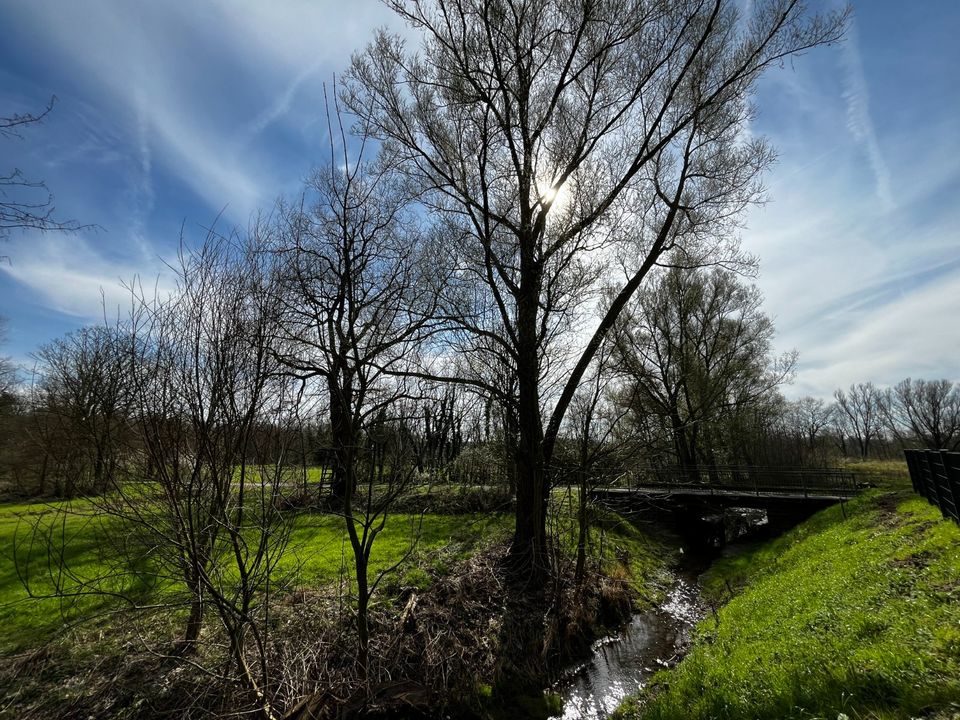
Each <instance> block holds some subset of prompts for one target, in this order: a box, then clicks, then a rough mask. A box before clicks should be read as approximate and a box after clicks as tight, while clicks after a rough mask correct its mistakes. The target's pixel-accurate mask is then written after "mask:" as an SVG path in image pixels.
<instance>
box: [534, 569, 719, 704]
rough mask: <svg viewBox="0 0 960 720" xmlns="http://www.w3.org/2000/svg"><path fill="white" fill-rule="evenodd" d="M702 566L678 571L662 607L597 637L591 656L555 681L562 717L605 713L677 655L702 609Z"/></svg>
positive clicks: (674, 660) (639, 615)
mask: <svg viewBox="0 0 960 720" xmlns="http://www.w3.org/2000/svg"><path fill="white" fill-rule="evenodd" d="M698 565H699V563H698ZM702 569H703V567H698V568H697V569H685V570H682V571H681V572H680V573H679V574H678V576H677V578H676V580H675V582H674V584H673V586H672V587H671V588H670V592H669V593H668V594H667V599H666V601H665V602H664V603H663V604H662V605H660V607H658V608H657V609H656V610H653V611H650V612H644V613H637V614H636V615H634V616H633V619H632V620H631V621H630V623H629V624H628V625H627V626H626V627H625V628H624V629H623V630H622V631H621V632H620V633H618V634H617V635H614V636H611V637H608V638H604V639H602V640H598V641H597V642H596V643H595V644H594V646H593V649H592V653H591V657H590V660H588V661H587V662H585V663H584V664H582V665H580V666H578V667H575V668H573V669H571V670H570V671H568V672H567V673H566V674H565V675H564V677H563V678H561V680H560V681H559V682H558V683H556V684H555V685H554V687H553V692H555V693H557V694H559V695H560V697H562V698H563V710H564V713H563V718H564V720H601V719H602V718H605V717H607V715H609V714H610V713H611V712H612V711H613V710H614V708H616V707H617V705H619V704H620V702H621V701H622V700H623V699H624V698H625V697H626V696H628V695H633V694H635V693H636V692H637V691H638V690H639V689H640V688H642V687H643V686H644V684H645V683H646V682H647V680H648V679H649V678H650V676H651V675H653V673H655V672H656V671H657V670H660V669H662V668H664V667H669V666H671V665H673V664H674V663H675V662H676V661H677V660H679V658H680V656H681V655H682V654H683V652H684V650H685V648H686V645H687V643H688V642H689V640H690V632H691V630H692V629H693V626H694V625H695V624H696V623H697V622H698V621H699V620H700V619H701V618H702V617H703V616H704V613H705V609H704V607H703V606H702V605H701V603H700V600H699V595H700V587H699V584H698V581H697V577H698V575H699V572H700V570H702Z"/></svg>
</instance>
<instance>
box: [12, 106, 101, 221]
mask: <svg viewBox="0 0 960 720" xmlns="http://www.w3.org/2000/svg"><path fill="white" fill-rule="evenodd" d="M56 100H57V99H56V97H52V98H50V102H49V103H48V104H47V107H46V108H44V110H43V112H41V113H40V114H39V115H33V114H31V113H24V114H14V115H10V116H9V117H0V138H8V139H9V138H15V139H22V137H23V136H22V135H21V134H20V133H21V130H23V129H24V128H26V127H27V126H29V125H36V124H38V123H42V122H43V120H44V118H46V117H47V115H49V114H50V112H51V111H52V110H53V106H54V103H56ZM82 227H84V226H82V225H80V224H78V223H77V222H76V221H74V220H60V219H58V218H57V217H56V208H55V207H54V204H53V194H52V193H51V192H50V190H49V189H48V188H47V185H46V183H45V182H43V181H42V180H31V179H29V178H28V177H26V176H25V175H24V174H23V172H22V171H21V170H20V169H19V168H13V169H12V170H10V171H9V172H7V173H6V174H5V175H0V238H4V237H6V236H7V235H9V233H10V231H11V230H13V229H34V230H43V231H47V230H61V231H68V232H72V231H75V230H79V229H81V228H82Z"/></svg>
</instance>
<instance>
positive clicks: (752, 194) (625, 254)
mask: <svg viewBox="0 0 960 720" xmlns="http://www.w3.org/2000/svg"><path fill="white" fill-rule="evenodd" d="M390 5H391V7H392V8H393V9H394V10H395V11H396V12H397V13H398V14H399V15H400V16H401V17H402V18H404V19H405V20H406V21H407V22H408V23H409V24H410V25H411V26H412V27H413V28H414V29H415V30H417V31H419V32H420V34H421V36H422V44H421V48H420V50H419V51H410V50H408V49H407V48H406V47H405V45H404V42H403V41H402V40H401V39H400V38H399V37H397V36H392V35H389V34H387V33H385V32H381V33H379V34H378V35H377V36H376V38H375V39H374V41H373V42H372V43H371V45H370V46H369V47H368V48H367V49H366V50H365V51H364V52H362V53H359V54H358V55H356V56H355V57H354V60H353V64H352V67H351V70H350V72H349V74H348V77H347V83H346V92H345V93H344V97H345V101H346V103H347V105H348V106H349V108H350V109H351V110H352V111H353V112H354V113H355V114H356V115H358V116H359V118H360V125H361V127H362V129H363V131H364V132H365V133H367V134H370V135H372V136H374V137H376V138H377V139H379V140H381V141H382V142H383V147H384V151H385V154H386V156H387V157H389V158H390V159H391V161H392V162H394V163H396V164H397V165H398V166H399V167H401V168H402V169H403V171H404V172H405V173H406V175H407V177H408V178H409V179H410V180H411V181H412V182H413V183H414V184H415V186H416V187H417V188H418V189H419V191H420V193H421V196H420V197H421V201H422V202H423V203H425V205H426V206H427V207H428V208H429V210H430V211H431V212H433V213H435V215H436V216H437V217H438V218H440V219H442V220H443V222H444V223H445V227H444V228H443V231H442V232H443V235H444V240H445V242H444V247H445V258H444V259H445V260H446V262H447V263H448V264H449V265H450V267H451V268H453V270H454V277H455V278H456V279H457V280H458V281H459V282H453V283H451V284H450V285H449V286H448V288H447V290H448V292H447V295H446V303H447V308H446V309H447V312H446V314H447V316H448V317H449V318H450V319H451V321H452V330H451V333H452V334H453V336H454V337H455V346H456V349H457V350H461V351H463V352H467V353H471V354H473V355H474V356H476V358H477V359H476V360H475V362H476V363H477V364H482V365H484V366H486V367H492V366H505V367H508V368H510V370H511V373H512V374H513V375H514V376H515V378H516V385H517V393H516V397H504V398H502V400H503V402H505V403H509V404H511V405H512V406H513V407H514V408H515V411H516V416H517V418H518V431H519V439H518V447H517V451H516V457H517V470H518V478H519V482H518V485H517V515H516V527H515V535H514V544H513V557H514V558H515V559H517V560H519V561H520V566H522V567H533V568H537V567H543V566H544V565H545V562H546V544H547V537H546V516H545V513H546V500H547V495H548V493H547V487H548V484H549V481H548V477H547V473H546V468H547V466H548V465H549V463H550V460H551V456H552V453H553V448H554V445H555V443H556V438H557V435H558V432H559V429H560V425H561V422H562V420H563V417H564V414H565V413H566V410H567V407H568V405H569V403H570V400H571V398H572V397H573V394H574V392H575V391H576V388H577V387H578V385H579V384H580V381H581V379H582V377H583V375H584V373H585V372H586V370H587V367H588V366H589V364H590V362H591V360H592V358H593V355H594V354H595V353H596V351H597V348H598V347H599V346H600V344H601V342H602V340H603V337H604V336H605V335H606V333H607V332H608V330H609V329H610V328H611V327H612V325H613V324H614V321H615V320H616V318H617V317H618V315H619V314H620V312H621V311H622V309H623V307H624V306H625V305H626V303H627V301H628V300H629V299H630V298H631V296H632V295H633V294H634V292H635V291H636V290H637V288H638V287H639V286H640V285H641V283H642V282H643V279H644V277H645V276H646V274H647V273H648V271H649V270H650V269H651V268H652V267H653V266H654V265H655V264H656V262H657V261H658V259H659V258H660V257H661V256H662V255H663V253H664V252H667V251H668V250H670V249H671V248H674V247H682V248H684V249H685V250H686V252H687V253H688V255H689V256H690V257H695V258H699V259H706V258H710V259H712V260H713V261H721V262H722V261H731V262H733V261H737V260H738V259H739V254H738V251H737V249H736V243H735V236H736V230H737V227H738V223H739V221H740V217H741V213H742V211H743V209H744V208H745V207H747V206H748V205H749V204H750V203H752V202H755V201H756V200H758V199H759V198H760V197H761V195H760V192H761V188H760V186H759V182H758V179H759V174H760V173H761V171H762V170H763V169H764V168H765V167H767V165H768V164H769V163H770V161H771V159H772V157H773V154H772V152H771V150H770V148H769V147H768V146H767V144H766V143H765V142H764V141H763V140H762V139H759V138H752V137H749V136H748V135H747V134H745V133H743V132H742V131H743V128H744V126H745V123H746V121H747V120H748V118H749V117H750V114H751V106H750V95H751V92H752V89H753V87H754V86H755V83H756V81H757V79H758V78H759V77H760V75H761V74H762V73H763V72H764V71H765V70H766V69H768V68H770V67H771V66H773V65H776V64H778V63H780V62H781V61H782V60H783V59H785V58H787V57H790V56H792V55H794V54H796V53H799V52H802V51H804V50H807V49H810V48H812V47H815V46H817V45H822V44H826V43H831V42H834V41H836V40H838V39H839V38H840V37H841V34H842V32H843V27H844V21H845V13H844V12H838V13H834V14H830V15H825V16H811V15H809V14H808V13H807V12H806V8H805V7H804V4H803V3H802V2H799V1H798V0H765V1H763V2H757V3H754V4H753V5H752V11H751V15H750V16H749V17H743V16H741V15H740V13H739V11H738V7H739V6H738V5H737V4H736V3H734V2H727V1H725V0H715V1H713V2H708V1H706V0H685V1H679V2H657V3H648V2H641V1H640V0H628V1H627V2H622V1H614V0H590V1H589V2H581V1H580V0H560V1H559V2H557V1H555V0H497V1H495V2H482V1H481V0H466V1H465V2H458V3H448V2H440V1H439V0H410V1H408V2H405V1H403V0H393V1H392V2H390ZM609 284H614V285H615V287H616V291H615V293H614V295H613V299H612V301H611V302H610V303H609V304H608V305H607V310H606V313H605V314H604V315H603V317H602V318H601V319H600V320H599V322H598V323H597V325H596V326H595V328H594V330H593V332H592V334H591V335H590V339H589V340H588V341H587V342H586V343H585V344H584V343H582V342H581V343H577V342H576V341H575V340H573V339H571V338H570V337H569V334H568V331H569V330H570V329H571V326H572V325H573V324H574V323H573V320H575V319H576V318H577V314H578V312H582V311H583V310H584V307H585V305H584V303H587V302H588V301H589V300H590V299H591V298H596V296H597V293H598V292H599V289H600V288H601V287H603V286H604V285H609ZM462 380H464V381H467V382H471V383H473V384H475V385H478V386H484V387H485V389H486V390H487V391H488V392H490V393H498V390H497V388H495V387H490V386H488V385H487V384H486V383H485V382H484V380H483V378H482V377H464V378H462Z"/></svg>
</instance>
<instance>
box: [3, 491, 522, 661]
mask: <svg viewBox="0 0 960 720" xmlns="http://www.w3.org/2000/svg"><path fill="white" fill-rule="evenodd" d="M292 522H293V528H292V531H291V535H290V542H289V544H288V546H287V548H286V550H285V552H284V553H283V555H282V557H281V559H280V563H279V566H278V568H277V571H278V572H277V574H278V576H280V577H285V578H286V579H287V580H288V581H289V582H290V583H291V584H293V585H296V586H299V587H315V586H319V585H324V584H327V583H331V582H335V581H336V580H337V579H338V578H339V577H340V576H341V574H343V575H344V576H346V577H350V578H352V576H353V571H352V567H353V565H352V551H351V549H350V543H349V540H348V539H347V536H346V532H345V529H344V522H343V520H342V519H341V518H339V517H337V516H334V515H325V514H319V513H301V514H297V515H295V516H293V519H292ZM34 527H38V528H39V529H40V533H39V534H38V535H36V536H34V535H33V530H34ZM117 527H118V523H117V521H112V520H110V519H105V518H103V517H102V516H100V515H98V514H97V513H96V507H95V506H94V505H93V504H92V503H91V502H89V501H85V500H77V501H72V502H70V503H57V504H47V503H18V504H4V505H0V544H2V547H3V552H2V556H0V558H2V559H0V654H9V653H12V652H17V651H21V650H24V649H27V648H30V647H34V646H36V645H38V644H40V643H41V642H43V641H45V640H47V639H50V638H52V637H54V636H56V635H57V634H58V632H59V631H61V630H62V628H63V627H64V625H68V624H72V623H74V622H76V621H78V620H80V619H82V618H89V617H90V616H92V615H97V614H99V613H104V612H106V611H109V610H111V609H113V608H117V607H120V606H122V605H123V603H122V602H119V601H118V600H117V599H116V598H112V597H108V596H105V595H104V594H103V593H104V592H108V593H117V594H123V595H125V596H127V597H131V598H133V599H135V600H136V601H139V602H150V601H151V600H153V599H156V598H158V597H160V596H161V595H162V594H163V593H164V592H165V590H170V589H173V586H174V583H173V582H172V581H171V580H170V579H166V578H157V577H156V576H155V575H153V574H152V570H151V568H150V567H148V566H147V565H146V563H145V562H144V563H138V566H135V567H130V565H129V563H128V561H126V560H125V558H126V557H128V555H125V554H122V553H120V552H118V551H117V549H116V544H117V542H118V540H119V539H120V538H122V535H123V534H122V533H120V534H119V535H120V537H118V533H117V532H116V528H117ZM511 527H512V518H510V517H508V516H506V515H503V514H482V515H472V516H451V515H424V516H423V518H422V521H421V518H420V516H419V515H416V516H414V515H401V514H398V515H392V516H390V518H389V521H388V523H387V526H386V527H385V528H384V530H383V532H382V533H380V535H379V536H378V538H377V541H376V544H375V545H374V549H373V555H372V558H371V567H370V571H371V575H373V574H374V573H377V572H379V571H381V570H383V569H385V568H388V567H390V566H392V565H394V564H395V563H397V561H398V560H400V559H402V558H404V556H406V555H408V553H409V551H410V549H411V545H412V544H413V543H414V542H416V549H415V551H414V552H413V554H412V555H411V556H410V558H409V561H408V563H407V564H406V566H405V567H404V568H402V569H401V573H402V574H401V576H400V577H399V578H398V581H399V582H400V583H402V584H413V585H418V586H421V587H422V586H424V585H426V584H427V583H428V582H429V575H428V574H427V569H429V570H430V571H432V572H442V571H443V570H444V569H445V567H446V566H447V564H449V563H452V562H454V561H456V560H457V559H459V558H461V557H464V556H466V555H467V554H469V553H470V552H473V551H474V550H475V549H476V548H477V547H478V546H480V545H481V544H483V543H487V542H490V541H493V540H502V539H505V538H506V537H507V536H508V533H509V530H510V528H511ZM51 540H52V542H50V541H51ZM48 544H49V545H51V546H53V547H58V548H61V547H62V548H63V549H64V554H63V560H64V561H65V562H64V564H65V565H66V566H67V567H69V569H70V574H69V575H68V576H61V577H60V578H59V579H60V581H61V583H62V585H61V586H62V587H63V588H65V589H67V590H68V596H67V597H39V598H38V597H30V596H29V595H28V593H27V591H26V590H25V589H24V586H23V582H22V580H23V579H24V578H26V579H28V580H29V585H30V588H31V591H32V592H33V594H34V595H36V596H45V595H47V596H48V595H52V594H55V590H56V589H57V585H58V567H57V566H58V563H53V564H51V562H50V558H49V556H48V550H47V547H48ZM15 549H16V555H17V557H16V561H15V558H14V551H15ZM407 576H409V577H407ZM70 593H73V595H72V596H71V595H70ZM107 622H109V621H107Z"/></svg>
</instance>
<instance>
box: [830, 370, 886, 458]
mask: <svg viewBox="0 0 960 720" xmlns="http://www.w3.org/2000/svg"><path fill="white" fill-rule="evenodd" d="M833 397H834V398H835V399H836V401H837V407H836V411H835V413H834V422H835V423H836V425H837V429H838V431H839V432H840V433H841V435H843V436H846V437H851V438H853V439H854V440H855V441H856V443H857V450H858V452H859V455H860V457H861V458H862V459H866V458H868V457H870V446H871V443H873V441H874V440H876V439H877V438H879V437H880V436H881V433H882V426H881V423H882V415H881V413H882V407H881V406H882V400H883V398H882V393H881V392H880V390H878V389H877V387H876V386H875V385H874V384H873V383H872V382H868V383H858V384H856V385H853V384H851V385H850V390H849V392H844V391H843V390H842V389H838V390H836V391H835V392H834V393H833Z"/></svg>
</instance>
